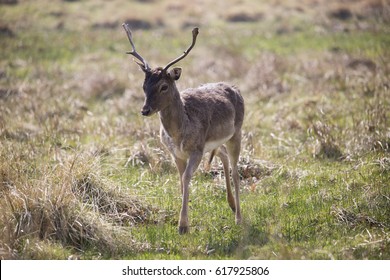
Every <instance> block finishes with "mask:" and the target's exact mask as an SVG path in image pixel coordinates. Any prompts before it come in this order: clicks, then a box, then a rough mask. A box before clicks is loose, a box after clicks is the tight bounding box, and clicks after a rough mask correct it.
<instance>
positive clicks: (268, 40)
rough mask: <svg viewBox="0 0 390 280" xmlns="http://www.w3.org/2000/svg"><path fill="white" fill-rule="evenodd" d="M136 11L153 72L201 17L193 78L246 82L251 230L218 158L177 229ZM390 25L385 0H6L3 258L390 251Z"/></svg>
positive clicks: (245, 166) (188, 61)
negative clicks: (235, 211) (147, 95)
mask: <svg viewBox="0 0 390 280" xmlns="http://www.w3.org/2000/svg"><path fill="white" fill-rule="evenodd" d="M123 22H127V23H129V25H130V27H131V28H132V30H133V38H134V42H135V44H136V47H137V50H138V52H139V53H141V54H142V56H143V57H145V58H146V59H147V61H148V62H149V64H150V65H151V66H152V67H157V66H163V65H166V64H167V63H168V62H169V61H171V60H172V59H174V58H176V57H177V56H179V55H180V54H181V53H182V52H183V51H184V50H185V49H186V48H187V46H188V45H189V44H190V42H191V30H192V28H193V27H195V26H198V27H199V29H200V34H199V36H198V40H197V44H196V46H195V48H194V49H193V50H192V51H191V54H190V55H189V56H187V57H186V58H185V59H184V60H182V61H180V63H179V64H178V66H180V67H182V68H183V73H182V76H181V79H180V80H179V81H178V88H179V90H182V89H185V88H187V87H196V86H198V85H200V84H204V83H208V82H216V81H226V82H229V83H232V84H235V85H237V86H238V87H239V88H240V89H241V92H242V95H243V97H244V99H245V102H246V116H245V122H244V126H243V144H242V153H241V159H240V164H239V165H240V175H241V180H242V188H241V189H242V200H243V203H242V207H243V213H244V216H245V222H244V225H243V227H237V226H235V225H234V221H233V215H232V213H230V210H229V208H228V206H227V203H226V201H225V194H224V179H223V176H224V175H223V172H222V167H221V166H220V163H219V162H217V161H215V162H214V163H213V165H212V168H211V171H210V172H208V171H206V170H205V169H204V168H203V164H202V165H201V167H200V170H199V172H198V173H197V175H196V176H195V178H194V180H193V186H192V193H191V197H192V202H191V203H192V204H191V218H190V219H191V220H192V222H191V238H186V237H183V238H178V236H177V232H176V227H177V217H178V211H179V209H180V192H179V191H178V178H177V174H176V170H175V167H174V165H173V164H172V161H171V159H170V157H169V155H168V154H167V151H166V150H165V149H164V147H163V146H162V145H161V144H160V142H159V139H158V135H159V132H158V130H159V119H158V117H157V116H155V117H153V118H143V117H142V116H141V114H140V110H141V107H142V104H143V99H144V95H143V92H142V86H141V85H142V82H143V79H144V74H143V72H142V71H140V70H139V67H138V66H137V65H136V64H135V63H134V62H133V61H132V58H131V57H129V56H128V55H126V53H125V52H126V51H128V50H130V44H129V42H128V40H127V38H126V34H125V32H124V30H123V29H122V27H121V24H122V23H123ZM389 35H390V4H389V2H388V1H385V0H342V1H340V0H338V1H336V0H334V1H333V0H300V1H298V0H288V1H287V0H268V1H255V0H229V1H218V0H215V1H205V0H193V1H174V0H163V1H157V0H144V1H141V0H108V1H103V0H96V1H92V0H55V1H49V0H36V1H27V0H26V1H23V0H0V48H1V51H0V207H1V211H0V212H1V214H0V228H2V229H3V230H2V231H1V232H0V256H1V258H3V259H9V258H22V259H57V258H58V259H64V258H76V259H78V258H82V259H83V258H84V259H90V258H163V259H166V258H202V259H203V258H219V259H225V258H240V259H246V258H266V259H269V258H271V259H301V258H308V259H315V258H320V259H323V258H325V259H332V258H338V259H354V258H357V259H365V258H370V259H372V258H379V259H386V258H387V259H388V258H390V255H389V252H390V249H389V243H390V242H389V226H390V221H389V217H390V213H389V211H390V203H389V197H390V190H389V184H388V182H389V179H390V178H389V170H390V157H389V145H390V125H389V112H390V110H389V100H390V98H389V97H390V96H389V76H390V75H389V71H390V67H389V66H390V65H389V63H390V60H389V58H390V52H389V50H390V49H389V46H390V36H389ZM205 217H207V219H206V218H205Z"/></svg>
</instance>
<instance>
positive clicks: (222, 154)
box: [215, 145, 236, 212]
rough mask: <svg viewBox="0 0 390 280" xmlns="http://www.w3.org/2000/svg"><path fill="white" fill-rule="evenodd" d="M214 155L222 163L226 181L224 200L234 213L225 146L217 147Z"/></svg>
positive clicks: (234, 207) (234, 204) (234, 205)
mask: <svg viewBox="0 0 390 280" xmlns="http://www.w3.org/2000/svg"><path fill="white" fill-rule="evenodd" d="M215 155H216V156H217V157H219V158H220V159H221V161H222V165H223V172H224V174H225V181H226V199H227V201H228V203H229V206H230V208H231V209H232V210H233V212H236V203H235V201H234V197H233V193H232V188H231V185H230V166H229V157H228V153H227V151H226V147H225V146H223V145H222V146H221V147H219V148H218V149H217V150H216V152H215Z"/></svg>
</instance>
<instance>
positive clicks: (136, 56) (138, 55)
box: [122, 23, 150, 71]
mask: <svg viewBox="0 0 390 280" xmlns="http://www.w3.org/2000/svg"><path fill="white" fill-rule="evenodd" d="M122 26H123V28H124V29H125V31H126V34H127V38H129V41H130V44H131V47H132V48H133V49H132V51H131V52H126V53H127V54H131V55H132V56H134V57H135V58H137V59H138V60H139V61H141V62H142V63H141V62H138V61H135V62H136V63H137V64H138V65H139V66H141V68H142V69H143V70H144V71H149V70H150V66H149V65H148V63H147V62H146V60H145V59H144V58H143V57H142V56H141V55H140V54H139V53H137V51H136V50H135V46H134V43H133V35H132V33H131V30H130V27H129V25H128V24H127V23H123V24H122Z"/></svg>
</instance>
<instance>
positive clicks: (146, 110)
mask: <svg viewBox="0 0 390 280" xmlns="http://www.w3.org/2000/svg"><path fill="white" fill-rule="evenodd" d="M152 111H153V110H152V108H151V107H150V106H144V107H143V108H142V110H141V114H142V116H150V115H151V113H152Z"/></svg>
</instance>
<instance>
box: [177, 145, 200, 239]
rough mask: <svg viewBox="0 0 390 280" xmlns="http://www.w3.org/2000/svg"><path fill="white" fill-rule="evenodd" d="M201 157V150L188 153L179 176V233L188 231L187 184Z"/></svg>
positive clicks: (188, 184)
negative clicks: (185, 164)
mask: <svg viewBox="0 0 390 280" xmlns="http://www.w3.org/2000/svg"><path fill="white" fill-rule="evenodd" d="M201 159H202V153H201V152H194V153H192V154H191V155H190V158H189V159H188V163H187V167H186V169H185V171H184V173H183V175H182V178H181V181H182V184H183V193H182V205H181V211H180V220H179V233H180V234H184V233H187V232H188V231H189V224H188V202H189V186H190V181H191V177H192V175H193V174H194V172H195V170H196V168H198V166H199V163H200V161H201Z"/></svg>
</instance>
